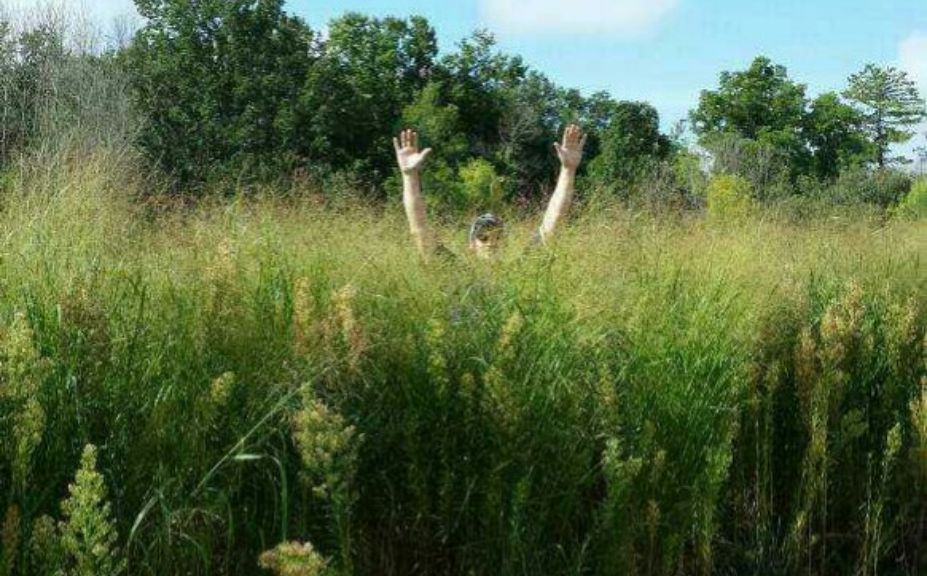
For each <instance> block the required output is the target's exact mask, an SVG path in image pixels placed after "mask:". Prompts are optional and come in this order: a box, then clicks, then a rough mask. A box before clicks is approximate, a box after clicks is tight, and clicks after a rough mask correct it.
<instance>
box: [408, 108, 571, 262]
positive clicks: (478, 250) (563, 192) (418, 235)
mask: <svg viewBox="0 0 927 576" xmlns="http://www.w3.org/2000/svg"><path fill="white" fill-rule="evenodd" d="M586 137H587V135H586V134H585V133H583V130H582V129H581V128H580V127H579V126H577V125H575V124H570V125H569V126H567V127H566V129H565V130H564V133H563V141H562V142H557V143H555V144H554V149H555V150H556V152H557V156H558V157H559V158H560V166H561V167H560V177H559V178H558V180H557V187H556V189H555V190H554V193H553V195H552V196H551V198H550V202H549V203H548V205H547V210H546V211H545V213H544V219H543V220H542V221H541V225H540V227H539V228H538V231H537V234H536V236H535V237H536V239H537V241H539V242H540V243H546V242H548V241H549V240H550V238H551V237H552V236H553V235H554V232H555V231H556V229H557V227H558V226H559V225H560V223H561V222H562V221H563V220H564V218H565V217H566V214H567V212H568V211H569V209H570V204H571V203H572V201H573V192H574V189H575V184H576V171H577V169H578V168H579V165H580V163H581V162H582V160H583V150H584V148H585V146H586ZM393 146H394V147H395V149H396V161H397V163H398V164H399V170H400V172H401V173H402V203H403V205H404V206H405V210H406V217H407V218H408V220H409V231H410V232H411V234H412V238H413V240H414V242H415V246H416V248H417V249H418V251H419V254H420V255H421V256H422V257H423V258H427V257H428V256H429V255H430V253H431V251H432V250H434V249H435V247H436V244H435V239H434V237H433V234H432V232H431V231H430V230H429V229H428V220H427V216H426V210H425V199H424V198H423V197H422V178H421V173H422V167H423V166H424V164H425V161H426V160H427V159H428V156H429V155H430V154H431V151H432V150H431V148H426V149H424V150H420V149H419V144H418V133H417V132H415V130H403V131H402V132H401V133H400V135H399V137H397V138H393ZM504 231H505V227H504V225H503V222H502V220H501V219H500V218H498V217H497V216H495V215H493V214H484V215H482V216H480V217H479V218H477V219H476V221H474V222H473V224H472V225H471V226H470V233H469V240H468V248H469V250H470V251H471V252H472V253H473V254H475V255H476V256H477V257H479V258H488V257H490V256H492V254H493V253H494V252H495V251H496V250H497V248H498V247H499V245H500V243H501V240H502V237H503V235H504Z"/></svg>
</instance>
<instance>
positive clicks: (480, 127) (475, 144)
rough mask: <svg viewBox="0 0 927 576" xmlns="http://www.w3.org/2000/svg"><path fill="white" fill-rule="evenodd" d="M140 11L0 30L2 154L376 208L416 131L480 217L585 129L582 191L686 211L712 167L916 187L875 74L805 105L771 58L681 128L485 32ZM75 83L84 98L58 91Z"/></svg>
mask: <svg viewBox="0 0 927 576" xmlns="http://www.w3.org/2000/svg"><path fill="white" fill-rule="evenodd" d="M136 4H137V7H138V10H139V12H140V13H141V14H142V16H144V18H145V24H144V26H143V27H142V28H141V29H140V30H139V31H137V33H136V34H135V35H134V37H133V38H132V39H131V41H127V42H124V43H120V44H118V45H115V46H110V47H105V48H102V49H99V48H98V49H93V50H87V49H82V46H81V45H80V43H75V42H71V43H68V42H66V38H65V35H64V34H63V32H61V27H60V26H59V27H56V26H54V25H49V24H48V23H43V24H40V25H38V26H37V27H35V28H34V29H32V30H28V31H26V32H23V33H19V34H13V33H12V32H11V28H10V27H9V26H5V27H3V28H2V29H0V32H2V37H0V39H2V46H0V57H2V63H0V66H2V74H3V79H4V85H5V86H6V88H7V89H6V90H5V91H4V92H3V94H4V96H3V97H4V98H5V101H4V117H3V119H2V123H3V125H2V128H0V129H2V140H3V141H2V150H0V151H2V156H3V161H4V162H9V160H10V158H11V157H12V156H13V155H14V152H15V151H16V150H21V149H22V148H23V145H25V144H28V143H29V142H30V141H44V140H45V139H46V138H44V137H43V134H44V133H45V132H49V131H50V130H51V131H55V130H60V129H62V128H63V127H67V128H69V129H74V128H82V127H85V126H88V125H90V126H93V127H95V128H99V127H101V126H102V127H104V129H103V130H97V131H98V132H104V133H105V132H107V131H110V132H113V131H114V132H115V133H117V134H119V137H120V138H123V139H125V138H129V139H130V140H131V141H132V142H133V143H134V144H135V145H136V146H137V148H138V149H139V150H140V151H141V152H142V153H143V155H144V157H145V158H147V160H148V162H149V163H150V165H151V166H152V167H156V168H157V170H158V172H160V173H163V174H165V175H167V176H169V178H170V180H171V182H172V183H173V184H172V187H173V189H174V190H175V191H180V192H186V193H190V192H199V191H202V190H205V189H208V188H214V187H222V186H223V185H227V187H228V188H230V189H231V188H234V189H236V190H238V189H240V188H242V186H244V185H247V184H249V183H268V182H280V181H292V180H293V179H294V178H296V179H298V180H300V181H303V180H308V181H310V182H312V183H317V184H319V185H320V189H322V190H323V191H326V192H328V193H338V192H341V191H344V190H348V191H350V193H352V194H354V193H362V194H366V195H371V196H374V197H382V196H383V195H384V193H385V190H387V189H388V188H389V186H390V179H391V178H392V177H394V161H393V158H392V148H391V145H390V138H391V136H392V135H393V134H394V133H395V132H396V131H397V130H398V129H400V127H403V126H412V127H415V128H417V129H418V130H419V131H420V132H421V134H422V136H423V139H424V141H425V143H426V144H427V145H432V146H434V148H435V157H434V161H433V162H432V163H431V165H430V167H429V170H428V175H427V177H428V178H429V179H430V181H429V182H427V184H428V189H429V191H430V193H431V197H432V200H433V201H435V202H438V203H441V204H444V205H448V206H451V207H467V206H472V205H474V204H481V205H485V204H487V203H494V202H504V201H513V200H531V199H533V198H537V197H538V196H540V195H543V194H544V192H545V190H546V187H547V186H549V184H550V180H551V179H552V177H551V175H552V173H553V172H554V170H555V164H554V157H553V155H552V153H551V148H550V146H551V143H552V142H553V141H554V140H555V139H556V137H557V133H558V131H559V130H560V129H561V127H562V126H563V125H564V124H565V123H566V122H579V123H581V124H582V125H583V126H584V127H585V128H586V129H587V130H588V131H589V132H590V135H591V138H590V145H589V152H588V161H587V163H586V164H585V174H584V179H585V180H584V186H583V188H584V189H585V190H586V191H590V190H594V191H597V192H599V193H605V194H608V195H615V196H618V197H620V198H624V199H629V200H643V201H645V202H648V203H652V204H653V203H656V204H659V205H671V206H692V205H698V204H700V203H701V202H702V201H703V200H704V197H705V194H706V189H707V188H708V182H709V174H707V173H706V172H713V173H724V174H727V175H736V176H739V177H740V178H742V179H743V181H744V182H745V183H746V185H748V186H749V190H750V192H749V193H750V194H751V195H752V196H753V197H754V198H755V199H756V200H761V201H768V200H778V199H783V198H785V199H788V198H791V197H796V196H798V197H805V198H812V197H813V198H818V199H824V200H825V201H826V202H829V203H835V202H836V203H856V202H865V203H870V204H875V205H878V206H880V207H883V208H884V207H888V206H891V205H892V204H894V203H897V202H898V201H899V200H900V199H901V198H902V197H904V196H905V194H906V193H907V191H908V190H909V189H910V186H911V181H910V177H909V176H908V174H907V173H906V172H905V171H901V170H898V169H897V167H898V166H899V164H900V163H901V162H900V161H901V159H898V158H893V157H891V155H890V152H891V147H892V145H894V144H898V143H903V142H907V141H909V140H910V139H911V138H912V137H913V136H914V135H915V134H914V127H915V126H916V125H917V124H918V123H919V122H920V121H922V120H923V119H924V118H925V117H927V112H925V105H924V101H923V99H922V98H921V96H920V95H919V94H918V91H917V88H916V85H915V84H914V82H913V81H911V80H910V79H909V78H908V77H907V75H906V74H905V73H904V72H903V71H900V70H897V69H894V68H891V67H879V66H875V65H869V66H866V67H865V68H864V69H863V70H862V71H861V72H859V73H857V74H854V75H853V76H852V77H850V78H849V79H848V82H847V87H846V89H845V90H844V91H843V92H842V93H836V92H832V93H826V94H821V95H818V96H815V97H812V96H810V95H809V94H808V93H807V88H806V87H805V86H804V85H802V84H800V83H797V82H795V81H794V80H792V79H791V78H789V76H788V74H787V71H786V69H785V68H784V67H782V66H780V65H777V64H775V63H773V62H772V61H770V60H769V59H767V58H764V57H758V58H757V59H756V60H755V61H754V62H753V63H752V64H751V65H750V66H749V68H747V69H746V70H743V71H737V72H723V73H722V74H721V76H720V82H719V86H718V87H716V88H715V89H713V90H706V91H704V92H703V93H702V96H701V98H700V101H699V103H698V106H697V108H696V109H695V110H693V111H692V113H691V115H690V118H689V121H688V122H687V123H682V124H681V125H680V127H679V128H678V129H676V130H674V131H673V134H669V135H668V134H664V133H661V131H660V122H659V116H658V113H657V111H656V109H655V108H654V107H653V106H651V105H650V104H647V103H645V102H629V101H622V100H618V99H616V98H615V97H613V96H612V95H610V94H608V93H605V92H598V93H595V94H591V95H588V96H585V95H583V94H581V93H580V92H579V91H578V90H573V89H568V88H564V87H561V86H558V85H557V84H556V83H554V82H553V81H551V80H550V79H549V78H548V77H546V76H545V75H544V74H542V73H541V72H539V71H537V70H534V69H532V68H531V67H530V66H528V65H527V64H526V63H525V62H524V61H523V60H522V59H521V58H519V57H518V56H513V55H508V54H505V53H503V52H501V51H500V50H498V48H497V47H496V45H495V43H494V40H493V38H492V36H491V35H490V34H488V33H485V32H477V33H474V34H473V35H472V36H470V37H469V38H467V39H465V40H463V41H462V42H461V43H460V44H459V45H458V46H456V47H455V49H454V50H452V51H448V52H439V47H438V41H437V37H436V33H435V30H434V28H433V27H432V26H431V25H430V24H429V23H428V21H427V20H425V19H424V18H418V17H412V18H407V19H400V18H382V19H378V18H372V17H368V16H364V15H361V14H347V15H345V16H342V17H340V18H338V19H336V20H334V21H332V22H331V23H330V25H329V27H328V29H327V30H326V33H325V34H322V33H321V31H318V30H313V29H312V28H311V27H310V26H309V25H308V24H307V23H306V22H305V21H304V20H302V19H300V18H298V17H295V16H293V15H290V14H288V13H287V12H286V11H285V9H284V2H283V0H258V1H256V2H255V1H253V0H223V1H210V2H182V1H179V0H136ZM49 70H56V71H59V72H56V74H57V76H56V75H54V74H50V73H48V72H47V71H49ZM61 71H64V72H61ZM62 75H63V76H64V77H67V78H72V79H73V82H72V83H73V84H75V86H73V87H72V88H71V89H69V90H63V91H62V90H60V89H58V88H59V84H62V83H65V84H66V82H65V80H63V79H62V78H59V76H62ZM52 79H55V80H54V81H55V82H57V84H56V85H55V87H54V88H55V89H49V88H48V86H46V84H48V83H49V82H51V81H52ZM88 79H90V80H94V79H95V82H89V81H88ZM88 83H89V84H91V85H92V86H91V87H89V88H88V87H87V86H85V84H88ZM49 110H51V111H53V112H54V114H49ZM109 111H119V114H118V115H115V116H116V117H117V120H113V118H111V117H109V116H107V112H109ZM43 127H44V128H43ZM49 127H50V129H49ZM43 130H44V132H43ZM693 135H694V137H695V138H694V140H693V139H692V138H689V136H693Z"/></svg>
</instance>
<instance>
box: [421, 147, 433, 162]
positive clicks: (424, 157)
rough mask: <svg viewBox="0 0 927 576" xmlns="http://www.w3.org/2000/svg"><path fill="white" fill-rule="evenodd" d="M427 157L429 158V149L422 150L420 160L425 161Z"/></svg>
mask: <svg viewBox="0 0 927 576" xmlns="http://www.w3.org/2000/svg"><path fill="white" fill-rule="evenodd" d="M429 156H431V148H425V149H424V150H422V160H426V159H427V158H428V157H429Z"/></svg>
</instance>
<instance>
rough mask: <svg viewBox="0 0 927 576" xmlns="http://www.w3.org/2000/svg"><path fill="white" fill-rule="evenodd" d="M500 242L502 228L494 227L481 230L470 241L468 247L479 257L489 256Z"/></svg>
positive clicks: (494, 251)
mask: <svg viewBox="0 0 927 576" xmlns="http://www.w3.org/2000/svg"><path fill="white" fill-rule="evenodd" d="M501 243H502V229H501V228H494V229H490V230H486V231H484V232H481V233H480V234H479V235H478V236H477V237H476V238H474V239H473V240H472V241H471V242H470V249H471V250H473V253H474V254H476V255H477V257H479V258H490V257H492V256H493V254H495V253H496V251H497V250H498V249H499V246H500V245H501Z"/></svg>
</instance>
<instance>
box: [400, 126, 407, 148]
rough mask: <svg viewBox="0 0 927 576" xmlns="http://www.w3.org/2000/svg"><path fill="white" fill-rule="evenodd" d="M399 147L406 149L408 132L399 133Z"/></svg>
mask: <svg viewBox="0 0 927 576" xmlns="http://www.w3.org/2000/svg"><path fill="white" fill-rule="evenodd" d="M399 147H400V148H405V147H406V131H405V130H403V131H402V132H400V133H399Z"/></svg>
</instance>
